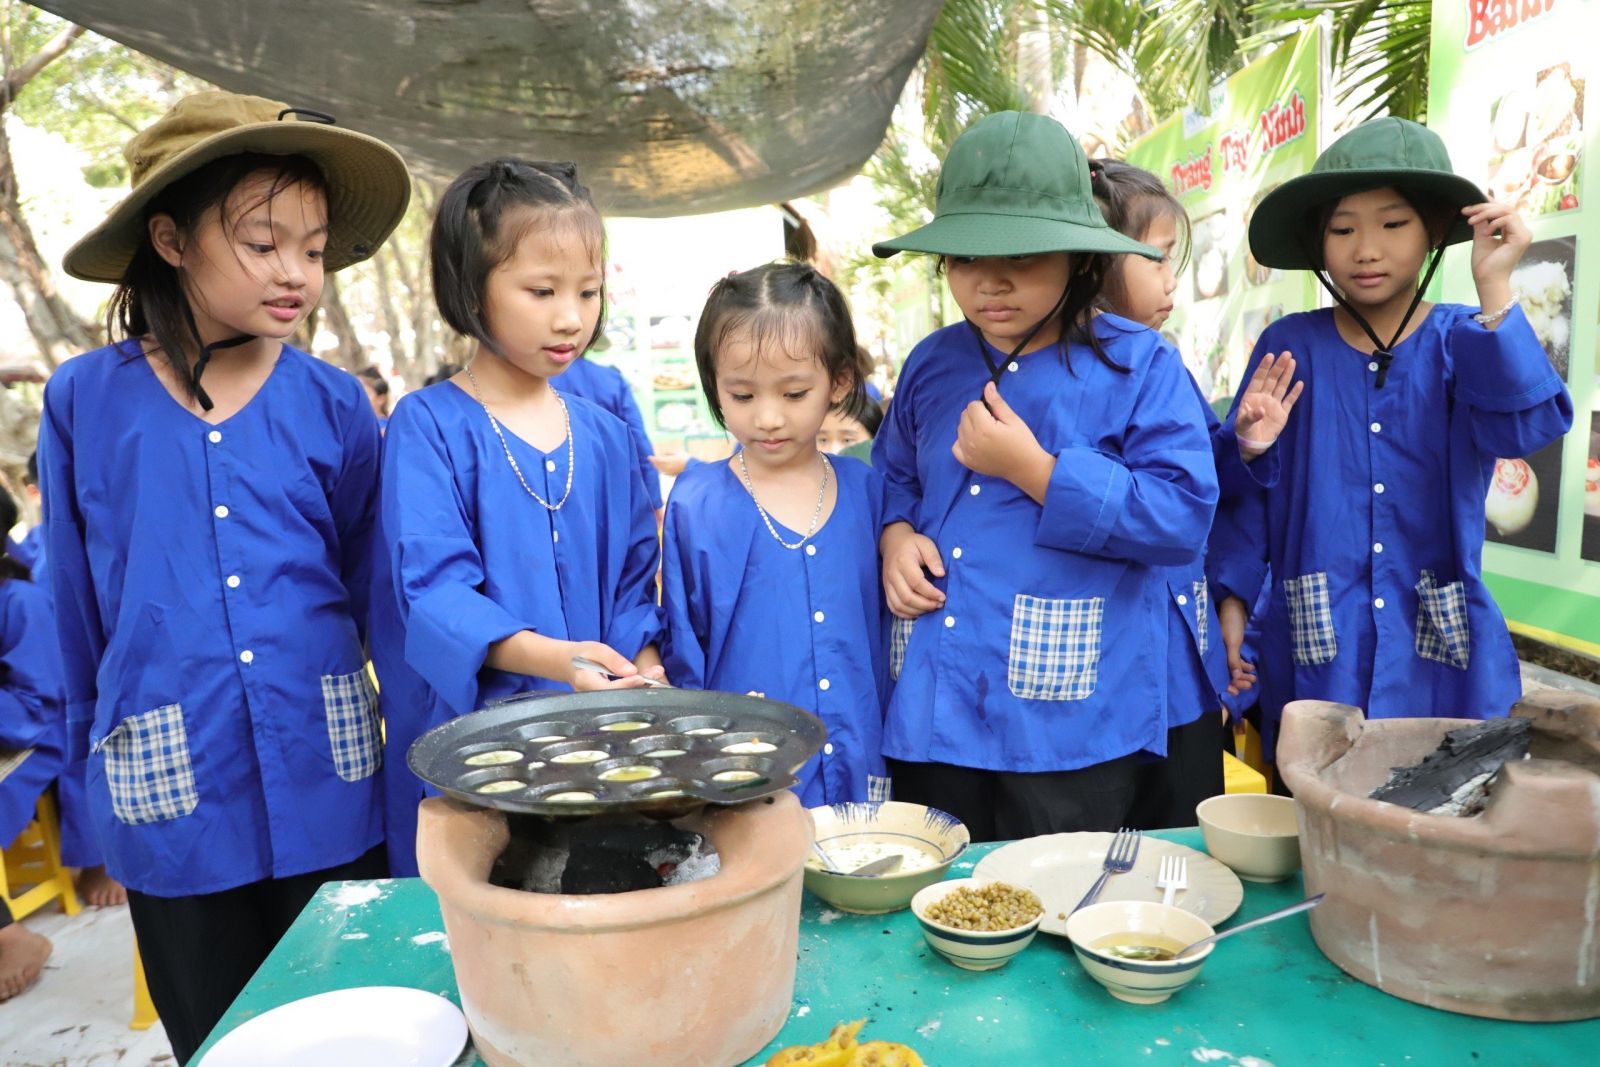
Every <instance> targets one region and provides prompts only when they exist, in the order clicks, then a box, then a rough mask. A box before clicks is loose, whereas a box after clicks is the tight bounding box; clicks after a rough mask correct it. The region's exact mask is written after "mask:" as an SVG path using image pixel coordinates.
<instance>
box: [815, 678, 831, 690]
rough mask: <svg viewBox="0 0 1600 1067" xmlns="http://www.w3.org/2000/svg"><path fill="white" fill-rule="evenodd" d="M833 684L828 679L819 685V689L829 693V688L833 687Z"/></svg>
mask: <svg viewBox="0 0 1600 1067" xmlns="http://www.w3.org/2000/svg"><path fill="white" fill-rule="evenodd" d="M832 684H833V683H832V682H830V681H828V680H827V679H826V678H824V679H822V681H820V682H818V683H817V688H818V689H821V690H822V691H823V692H827V691H828V687H829V686H830V685H832Z"/></svg>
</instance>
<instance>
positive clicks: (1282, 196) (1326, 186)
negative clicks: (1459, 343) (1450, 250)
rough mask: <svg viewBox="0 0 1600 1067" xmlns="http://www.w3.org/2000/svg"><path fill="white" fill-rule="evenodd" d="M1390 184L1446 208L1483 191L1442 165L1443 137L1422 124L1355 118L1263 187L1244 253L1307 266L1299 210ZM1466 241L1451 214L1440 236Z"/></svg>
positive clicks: (1462, 224) (1276, 263)
mask: <svg viewBox="0 0 1600 1067" xmlns="http://www.w3.org/2000/svg"><path fill="white" fill-rule="evenodd" d="M1385 187H1393V188H1396V189H1400V190H1403V191H1405V192H1414V193H1420V194H1422V195H1424V196H1427V197H1430V198H1432V199H1434V200H1437V201H1438V202H1439V203H1441V204H1445V205H1448V206H1449V207H1452V208H1463V207H1466V206H1468V205H1469V204H1481V203H1483V202H1484V201H1485V200H1487V199H1488V197H1486V196H1484V195H1483V191H1482V190H1481V189H1479V188H1478V187H1477V186H1476V185H1474V184H1473V183H1472V182H1469V181H1467V179H1465V178H1463V177H1461V176H1460V175H1458V174H1456V173H1454V172H1453V171H1452V170H1451V169H1450V153H1449V152H1447V151H1445V147H1444V141H1443V140H1441V139H1440V138H1439V135H1438V134H1436V133H1434V132H1433V131H1432V130H1430V129H1428V128H1427V127H1426V126H1422V125H1419V124H1418V123H1415V122H1411V121H1409V120H1407V119H1400V118H1383V119H1377V120H1375V121H1373V122H1366V123H1362V124H1361V125H1360V126H1357V127H1356V128H1355V129H1353V130H1351V131H1350V132H1349V133H1347V134H1345V135H1344V136H1343V137H1341V138H1339V139H1338V140H1337V141H1335V142H1333V144H1331V145H1329V146H1328V147H1327V148H1326V149H1324V150H1323V153H1322V154H1321V155H1320V156H1318V157H1317V161H1316V163H1314V164H1312V166H1311V171H1310V173H1308V174H1303V175H1301V176H1300V177H1298V178H1293V179H1291V180H1289V181H1286V182H1284V183H1283V184H1282V185H1280V186H1278V187H1277V188H1276V189H1274V190H1273V191H1272V192H1270V193H1268V194H1267V195H1266V196H1265V197H1264V198H1262V201H1261V203H1260V204H1258V205H1257V206H1256V210H1255V213H1254V214H1253V215H1252V216H1251V217H1250V254H1251V255H1253V256H1255V258H1256V261H1257V262H1258V263H1260V264H1262V265H1263V266H1267V267H1279V268H1282V269H1286V270H1312V269H1316V268H1318V267H1320V266H1321V264H1320V263H1318V262H1313V261H1312V259H1311V256H1310V253H1311V251H1312V250H1311V249H1308V248H1307V247H1306V246H1305V241H1306V237H1307V234H1306V216H1307V214H1308V213H1309V212H1311V211H1313V210H1314V209H1316V208H1318V207H1320V206H1321V205H1323V204H1326V203H1328V202H1329V201H1332V200H1338V199H1340V198H1341V197H1345V196H1349V195H1351V194H1353V193H1364V192H1366V191H1367V190H1369V189H1382V188H1385ZM1470 240H1472V227H1470V226H1468V225H1467V222H1466V220H1465V219H1462V218H1459V217H1458V218H1457V219H1456V220H1455V222H1454V223H1452V224H1451V226H1450V229H1449V230H1448V231H1446V233H1445V237H1444V243H1445V244H1447V245H1449V244H1456V243H1457V242H1460V241H1470Z"/></svg>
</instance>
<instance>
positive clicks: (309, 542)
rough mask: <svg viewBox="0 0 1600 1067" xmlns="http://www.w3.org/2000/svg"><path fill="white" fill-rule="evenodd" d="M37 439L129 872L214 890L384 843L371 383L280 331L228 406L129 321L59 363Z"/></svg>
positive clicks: (130, 876)
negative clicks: (267, 360) (102, 344)
mask: <svg viewBox="0 0 1600 1067" xmlns="http://www.w3.org/2000/svg"><path fill="white" fill-rule="evenodd" d="M39 458H40V481H41V488H42V490H43V496H44V506H45V520H46V524H47V527H48V531H49V532H48V535H47V536H48V538H49V552H50V578H51V584H52V586H53V589H54V593H55V597H54V599H55V610H56V617H57V623H58V630H59V633H60V637H61V652H62V658H63V661H64V666H65V680H66V699H67V719H68V726H69V730H68V740H69V746H70V748H71V751H72V753H73V754H74V756H81V755H82V754H84V753H85V752H87V751H88V750H90V749H92V750H93V752H94V756H93V758H92V759H91V761H90V765H89V793H90V797H91V801H92V808H93V814H94V818H95V820H96V826H97V830H98V836H99V838H100V841H101V843H102V845H103V846H104V847H105V853H106V866H107V869H108V870H109V871H110V873H111V874H112V876H113V877H115V878H116V879H117V880H118V881H120V882H122V883H123V884H125V885H127V886H128V887H129V888H131V889H137V890H139V891H141V892H144V893H150V894H153V895H156V896H178V895H188V894H196V893H211V892H216V891H219V890H222V889H228V888H232V887H234V886H238V885H244V884H247V883H250V882H255V881H260V880H261V879H264V878H271V877H286V876H289V875H295V874H303V873H306V872H309V871H315V870H319V869H322V868H325V867H330V866H334V865H336V864H339V863H344V862H347V861H349V860H351V859H354V858H355V857H357V856H359V855H361V854H362V853H363V852H365V851H366V850H367V849H369V848H371V847H372V846H374V845H376V844H377V843H378V841H379V838H380V836H381V831H382V827H381V814H380V811H379V808H378V804H377V791H376V788H375V785H376V781H375V779H374V778H373V777H372V775H373V772H374V771H375V770H376V769H377V761H378V758H379V747H378V746H379V742H378V718H377V707H376V701H375V699H374V697H373V694H372V687H371V682H370V681H369V680H368V677H367V673H366V666H365V662H366V657H365V654H364V652H363V648H362V626H361V624H360V623H359V622H358V620H364V619H365V615H366V597H367V590H368V583H369V578H368V575H367V569H366V568H367V558H368V553H367V542H368V539H369V537H370V536H371V525H372V520H373V515H374V510H375V505H376V492H377V460H378V427H377V422H376V420H375V419H374V417H373V414H372V408H371V406H370V405H369V404H368V403H367V400H366V394H365V393H364V392H363V391H362V389H361V385H360V383H359V382H357V381H356V379H355V378H353V377H352V376H351V375H349V374H347V373H345V372H344V371H342V370H339V369H337V368H335V367H332V366H329V365H328V364H326V363H323V362H321V361H320V360H316V359H313V358H312V357H310V356H308V355H306V354H305V353H303V352H299V351H296V350H294V349H292V348H288V347H287V346H285V347H284V348H283V349H282V351H281V352H280V354H279V356H278V359H277V362H276V364H275V365H274V367H273V369H272V372H271V374H270V375H269V376H268V377H267V379H266V381H265V382H264V383H263V384H262V385H261V388H260V390H259V391H258V392H257V393H256V395H255V396H254V397H253V398H252V399H251V400H250V402H249V403H248V404H246V405H245V406H244V407H243V408H242V409H241V410H240V411H239V412H238V413H237V414H235V415H233V416H232V417H230V418H228V419H226V420H224V421H222V422H220V423H217V424H215V425H213V424H211V423H207V422H205V421H204V420H202V419H200V418H198V417H196V416H195V415H193V414H191V413H190V412H188V411H187V410H185V409H183V408H182V407H180V406H179V405H178V404H177V403H176V402H175V401H174V400H173V399H172V397H171V396H170V395H169V394H168V393H167V390H166V388H165V387H164V386H163V385H162V383H161V381H160V379H158V378H157V377H156V374H155V371H154V370H153V369H152V368H151V367H150V365H149V362H148V361H147V360H146V359H145V357H144V356H143V355H142V354H141V353H140V350H139V346H138V345H137V343H135V342H124V343H123V344H122V345H121V346H113V347H107V348H102V349H99V350H97V351H94V352H90V353H87V354H85V355H82V356H79V357H77V358H75V359H73V360H71V361H69V362H68V363H66V364H64V365H63V366H62V367H61V368H60V369H59V370H58V371H56V373H55V374H54V375H53V376H52V378H51V380H50V382H49V384H48V385H47V386H46V388H45V411H44V417H43V420H42V422H41V428H40V443H39Z"/></svg>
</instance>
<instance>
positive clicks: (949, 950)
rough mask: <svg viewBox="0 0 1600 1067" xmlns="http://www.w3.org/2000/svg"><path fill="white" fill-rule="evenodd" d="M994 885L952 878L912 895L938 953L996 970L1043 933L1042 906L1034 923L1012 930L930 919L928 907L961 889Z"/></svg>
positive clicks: (989, 881)
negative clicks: (960, 927) (968, 926)
mask: <svg viewBox="0 0 1600 1067" xmlns="http://www.w3.org/2000/svg"><path fill="white" fill-rule="evenodd" d="M992 884H994V883H993V881H992V879H988V878H952V879H950V880H949V881H948V882H937V883H935V884H933V885H930V886H928V887H926V888H924V889H922V890H920V891H918V893H917V895H916V896H914V897H912V898H911V913H912V914H913V915H915V916H916V917H917V925H919V926H921V927H922V936H923V937H925V938H927V940H928V944H929V945H931V946H933V949H934V951H935V952H937V953H939V955H941V956H943V957H944V958H945V959H947V960H949V961H950V962H951V963H953V964H955V965H956V966H957V967H961V968H964V969H965V970H969V971H992V970H994V969H995V968H996V967H1004V966H1005V965H1006V964H1007V963H1009V962H1010V961H1011V957H1013V956H1015V955H1016V954H1017V953H1019V952H1021V951H1022V950H1023V949H1025V948H1027V947H1028V945H1029V944H1031V943H1032V941H1033V936H1034V935H1035V934H1037V933H1038V932H1039V920H1040V919H1043V918H1044V911H1043V910H1042V909H1041V910H1040V912H1039V914H1038V916H1037V917H1036V918H1035V919H1034V920H1033V921H1032V922H1030V923H1026V924H1024V925H1022V926H1014V927H1012V928H1011V929H1009V930H958V929H956V928H955V927H953V926H946V925H944V924H943V923H940V922H935V921H934V920H932V919H930V918H928V908H929V907H931V906H932V905H934V904H935V903H937V902H938V901H941V900H943V899H944V898H945V897H946V896H948V895H949V894H951V893H954V892H955V891H956V890H957V889H961V888H971V889H977V888H979V887H981V886H986V885H992ZM1008 884H1009V883H1008ZM1018 888H1021V887H1020V886H1019V887H1018Z"/></svg>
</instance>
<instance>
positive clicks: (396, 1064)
mask: <svg viewBox="0 0 1600 1067" xmlns="http://www.w3.org/2000/svg"><path fill="white" fill-rule="evenodd" d="M466 1042H467V1020H466V1017H465V1016H463V1015H462V1014H461V1009H460V1008H458V1007H456V1006H455V1005H454V1004H452V1003H450V1002H449V1001H448V1000H446V999H445V998H444V997H441V996H438V995H437V994H434V993H427V992H424V991H423V990H420V989H407V988H405V987H403V986H358V987H356V988H354V989H335V990H333V991H332V992H330V993H318V994H317V995H316V996H311V997H303V998H301V999H300V1000H292V1001H290V1002H289V1003H287V1004H284V1005H281V1006H279V1007H276V1008H273V1009H272V1010H271V1011H268V1012H263V1013H262V1014H260V1015H257V1016H256V1017H255V1018H254V1019H251V1020H249V1021H248V1022H246V1023H244V1024H242V1025H241V1026H239V1027H238V1028H236V1029H234V1030H230V1031H229V1032H228V1033H227V1034H226V1035H225V1036H224V1037H223V1038H222V1040H220V1041H218V1042H217V1043H216V1044H215V1045H213V1046H212V1048H211V1051H210V1052H208V1053H207V1054H206V1058H205V1060H204V1061H202V1065H201V1067H264V1065H266V1064H285V1063H292V1064H295V1065H296V1067H324V1065H326V1067H334V1065H335V1064H338V1065H341V1067H449V1065H450V1064H452V1063H454V1062H455V1061H456V1057H458V1056H460V1055H461V1049H462V1047H463V1046H464V1045H465V1044H466Z"/></svg>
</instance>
